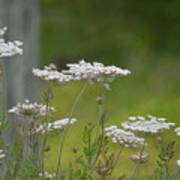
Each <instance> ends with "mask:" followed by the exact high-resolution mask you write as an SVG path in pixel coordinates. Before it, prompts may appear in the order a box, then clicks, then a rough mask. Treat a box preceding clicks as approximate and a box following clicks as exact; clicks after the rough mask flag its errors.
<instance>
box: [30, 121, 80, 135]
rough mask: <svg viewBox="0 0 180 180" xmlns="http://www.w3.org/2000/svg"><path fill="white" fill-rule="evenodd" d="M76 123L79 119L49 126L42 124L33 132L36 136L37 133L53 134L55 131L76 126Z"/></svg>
mask: <svg viewBox="0 0 180 180" xmlns="http://www.w3.org/2000/svg"><path fill="white" fill-rule="evenodd" d="M75 122H77V119H75V118H71V119H69V118H65V119H61V120H57V121H54V122H50V123H47V124H41V125H39V126H38V127H37V128H36V129H35V130H33V131H32V134H36V133H41V134H45V133H47V132H51V131H55V130H63V128H64V127H65V126H67V125H71V124H74V123H75Z"/></svg>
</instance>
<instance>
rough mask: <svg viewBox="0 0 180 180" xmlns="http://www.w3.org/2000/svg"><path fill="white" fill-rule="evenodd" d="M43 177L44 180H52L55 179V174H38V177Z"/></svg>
mask: <svg viewBox="0 0 180 180" xmlns="http://www.w3.org/2000/svg"><path fill="white" fill-rule="evenodd" d="M43 175H44V177H45V179H54V178H55V177H56V174H55V173H49V172H47V171H45V172H44V174H43V173H39V177H42V176H43Z"/></svg>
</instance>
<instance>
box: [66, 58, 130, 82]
mask: <svg viewBox="0 0 180 180" xmlns="http://www.w3.org/2000/svg"><path fill="white" fill-rule="evenodd" d="M67 66H68V67H69V69H68V70H65V71H63V73H66V74H70V75H72V76H73V77H74V79H75V80H82V79H87V80H90V81H93V82H111V81H113V80H114V79H115V78H116V77H120V76H126V75H128V74H130V73H131V72H130V71H129V70H127V69H121V68H119V67H116V66H104V65H103V64H102V63H98V62H93V63H89V62H85V61H84V60H81V61H80V62H79V63H74V64H67Z"/></svg>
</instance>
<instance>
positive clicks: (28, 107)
mask: <svg viewBox="0 0 180 180" xmlns="http://www.w3.org/2000/svg"><path fill="white" fill-rule="evenodd" d="M54 111H55V109H54V107H51V106H46V105H43V104H38V103H37V102H34V103H30V101H29V100H28V99H26V100H25V102H23V103H17V105H16V106H14V107H12V108H11V109H10V110H9V111H8V112H9V113H15V114H17V115H24V116H39V117H43V116H46V115H47V114H48V113H50V112H54Z"/></svg>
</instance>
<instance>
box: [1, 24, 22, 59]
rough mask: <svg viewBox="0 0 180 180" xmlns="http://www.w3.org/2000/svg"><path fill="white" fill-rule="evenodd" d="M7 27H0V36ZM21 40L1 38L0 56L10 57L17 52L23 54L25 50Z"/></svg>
mask: <svg viewBox="0 0 180 180" xmlns="http://www.w3.org/2000/svg"><path fill="white" fill-rule="evenodd" d="M6 30H7V28H6V27H4V28H2V29H0V36H3V35H4V34H5V32H6ZM22 44H23V43H22V42H21V41H12V42H10V41H9V42H6V41H5V40H4V39H3V38H0V58H2V57H10V56H14V55H16V54H20V55H22V53H23V50H22V48H21V46H22Z"/></svg>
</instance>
